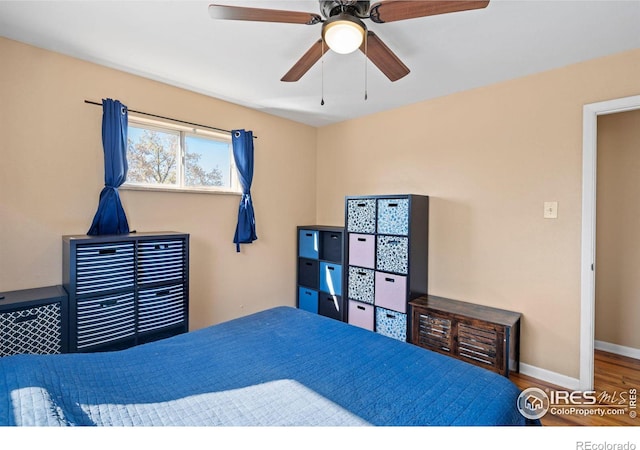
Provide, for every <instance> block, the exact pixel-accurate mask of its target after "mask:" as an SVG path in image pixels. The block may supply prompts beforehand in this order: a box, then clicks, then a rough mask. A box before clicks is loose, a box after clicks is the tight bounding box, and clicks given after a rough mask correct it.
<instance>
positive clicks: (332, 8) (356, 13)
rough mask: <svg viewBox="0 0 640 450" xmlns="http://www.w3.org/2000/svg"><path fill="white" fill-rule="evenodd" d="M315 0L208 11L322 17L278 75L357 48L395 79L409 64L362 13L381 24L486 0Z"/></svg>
mask: <svg viewBox="0 0 640 450" xmlns="http://www.w3.org/2000/svg"><path fill="white" fill-rule="evenodd" d="M319 1H320V13H321V14H315V13H305V12H299V11H283V10H277V9H262V8H247V7H240V6H227V5H215V4H213V5H209V15H210V16H211V17H212V18H213V19H221V20H248V21H256V22H278V23H292V24H301V25H315V24H318V23H321V24H322V33H321V38H320V39H318V40H317V41H316V42H315V43H314V44H313V45H312V46H311V48H310V49H309V50H307V52H306V53H305V54H304V55H302V57H301V58H300V59H299V60H298V61H297V62H296V63H295V64H294V65H293V67H292V68H291V69H290V70H289V71H288V72H287V73H286V74H285V75H284V76H283V77H282V79H281V81H298V80H299V79H300V78H302V76H303V75H304V74H305V73H307V71H308V70H309V69H310V68H311V67H312V66H313V65H314V64H315V63H316V62H317V61H318V60H319V59H320V58H321V57H322V55H324V53H326V52H327V50H329V49H331V50H333V51H335V52H337V53H343V54H346V53H351V52H353V51H355V50H357V49H360V50H361V51H362V52H363V53H365V55H366V56H367V57H368V58H369V59H370V60H371V62H373V64H375V65H376V67H378V69H380V71H381V72H382V73H384V74H385V75H386V76H387V78H389V80H391V81H396V80H399V79H400V78H402V77H404V76H405V75H407V74H408V73H409V68H408V67H407V66H405V65H404V63H403V62H402V61H401V60H400V58H398V57H397V56H396V55H395V53H393V52H392V51H391V49H390V48H389V47H387V45H386V44H385V43H384V42H382V40H381V39H380V38H379V37H378V36H377V35H376V34H375V33H374V32H373V31H370V30H367V27H366V25H365V24H364V22H363V19H370V20H371V21H373V22H375V23H380V24H382V23H388V22H397V21H399V20H406V19H414V18H418V17H425V16H433V15H437V14H446V13H451V12H459V11H467V10H471V9H481V8H484V7H486V6H487V5H488V4H489V0H467V1H465V0H404V1H399V0H387V1H381V2H377V3H374V4H373V5H370V2H369V1H368V0H367V1H360V0H319ZM325 44H326V45H325Z"/></svg>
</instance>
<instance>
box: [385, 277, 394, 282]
mask: <svg viewBox="0 0 640 450" xmlns="http://www.w3.org/2000/svg"><path fill="white" fill-rule="evenodd" d="M384 281H388V282H389V283H395V282H396V280H394V279H393V278H388V277H386V278H385V279H384Z"/></svg>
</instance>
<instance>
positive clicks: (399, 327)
mask: <svg viewBox="0 0 640 450" xmlns="http://www.w3.org/2000/svg"><path fill="white" fill-rule="evenodd" d="M376 332H377V333H380V334H383V335H385V336H388V337H390V338H393V339H397V340H399V341H404V342H406V341H407V315H406V314H402V313H399V312H397V311H393V310H391V309H386V308H376Z"/></svg>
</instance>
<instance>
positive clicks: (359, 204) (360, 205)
mask: <svg viewBox="0 0 640 450" xmlns="http://www.w3.org/2000/svg"><path fill="white" fill-rule="evenodd" d="M358 206H359V207H360V208H364V207H365V206H367V204H366V203H358Z"/></svg>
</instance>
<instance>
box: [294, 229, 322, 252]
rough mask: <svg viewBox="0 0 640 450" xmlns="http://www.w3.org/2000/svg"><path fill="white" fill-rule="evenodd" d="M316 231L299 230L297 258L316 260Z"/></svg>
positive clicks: (317, 244) (317, 245)
mask: <svg viewBox="0 0 640 450" xmlns="http://www.w3.org/2000/svg"><path fill="white" fill-rule="evenodd" d="M318 248H319V240H318V231H317V230H300V231H299V233H298V256H302V257H303V258H311V259H318Z"/></svg>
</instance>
